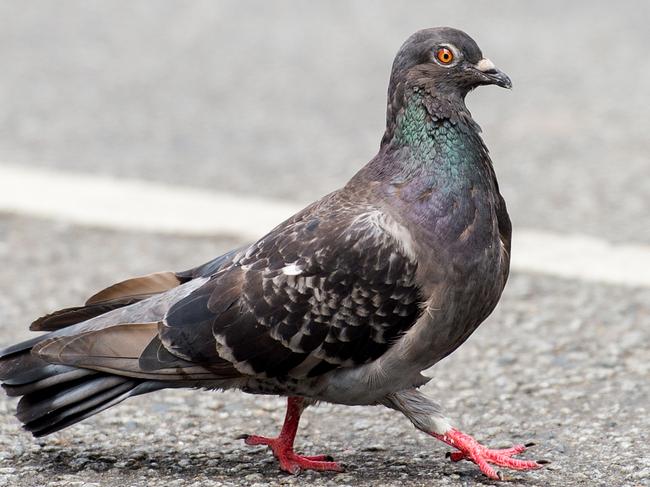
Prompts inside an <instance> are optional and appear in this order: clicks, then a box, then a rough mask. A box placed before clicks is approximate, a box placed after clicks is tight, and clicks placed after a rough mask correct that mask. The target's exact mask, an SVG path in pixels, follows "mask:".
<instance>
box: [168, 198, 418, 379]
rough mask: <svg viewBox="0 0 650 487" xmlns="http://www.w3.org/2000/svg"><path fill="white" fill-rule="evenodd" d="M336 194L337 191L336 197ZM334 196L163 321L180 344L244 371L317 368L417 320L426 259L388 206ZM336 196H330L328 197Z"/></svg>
mask: <svg viewBox="0 0 650 487" xmlns="http://www.w3.org/2000/svg"><path fill="white" fill-rule="evenodd" d="M330 200H331V198H330ZM330 200H327V199H326V200H324V201H321V203H320V204H318V205H313V206H312V207H310V208H308V209H306V210H305V211H303V212H301V213H300V214H298V215H296V216H295V217H294V218H292V219H291V220H288V221H287V222H285V223H283V224H282V225H280V226H279V227H277V228H276V229H275V230H274V231H272V232H271V233H269V234H268V235H267V236H265V237H264V238H262V239H260V240H259V241H258V242H257V243H255V244H253V245H251V246H250V247H249V248H248V249H246V250H244V251H242V252H241V253H240V254H239V255H237V256H236V257H235V258H234V259H233V261H232V264H231V265H230V266H227V267H226V268H222V269H221V270H219V271H218V272H216V273H215V274H214V275H213V276H212V277H211V278H210V280H209V281H208V282H206V283H205V284H204V285H203V286H202V287H201V288H199V289H197V290H196V291H194V292H193V293H192V294H190V295H189V296H187V297H186V298H185V299H183V300H181V301H179V302H178V303H176V304H175V305H174V306H173V307H172V308H171V309H170V310H169V312H168V313H167V316H166V317H165V319H164V320H163V322H162V323H161V325H160V339H161V341H162V343H163V344H164V345H165V347H166V348H167V349H168V350H169V351H171V352H172V353H173V354H175V355H177V356H179V357H182V358H183V359H186V360H191V361H193V362H197V361H198V362H203V363H206V364H208V365H209V363H210V362H211V361H217V362H218V361H220V360H222V359H226V360H228V361H229V362H231V363H232V364H233V365H234V367H235V368H236V369H237V370H239V371H240V372H241V373H242V374H245V375H252V376H257V377H277V378H282V377H293V378H304V377H315V376H318V375H321V374H323V373H326V372H328V371H330V370H333V369H335V368H337V367H352V366H356V365H361V364H365V363H368V362H370V361H372V360H375V359H377V358H378V357H379V356H381V355H382V354H383V353H384V352H386V350H387V349H388V348H389V347H390V346H391V345H392V344H393V343H394V342H395V340H396V339H397V338H398V337H400V336H401V334H403V333H404V332H405V331H406V330H408V329H409V328H410V327H411V326H413V324H414V323H415V321H416V319H417V317H418V315H419V313H420V304H421V301H422V299H421V296H420V291H419V288H418V286H417V284H416V282H415V272H416V268H417V263H416V262H414V261H412V260H411V259H409V258H408V257H407V256H406V255H405V253H404V252H402V251H401V250H400V243H399V242H397V241H396V240H395V239H394V238H393V237H392V236H391V235H390V234H388V233H387V232H385V231H384V230H383V229H382V228H381V227H380V226H378V225H377V224H376V221H375V220H376V218H373V217H376V216H377V215H378V210H373V209H364V210H359V209H358V207H357V209H356V210H355V209H352V207H351V205H350V206H346V205H341V204H335V203H333V202H332V201H330ZM328 203H329V204H328Z"/></svg>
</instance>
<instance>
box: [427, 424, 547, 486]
mask: <svg viewBox="0 0 650 487" xmlns="http://www.w3.org/2000/svg"><path fill="white" fill-rule="evenodd" d="M433 436H435V437H436V438H438V439H439V440H441V441H443V442H445V443H447V444H448V445H450V446H453V447H454V448H457V449H458V451H454V452H449V453H447V457H448V458H450V459H451V461H452V462H459V461H461V460H469V461H471V462H474V463H475V464H476V465H478V467H479V468H480V469H481V471H482V472H483V473H484V474H485V475H487V476H488V477H490V478H491V479H494V480H503V478H504V477H503V474H502V473H501V472H498V471H496V470H495V469H494V468H493V467H492V465H496V466H499V467H505V468H509V469H512V470H534V469H538V468H541V467H542V466H543V465H545V464H546V463H549V462H548V461H546V460H540V461H531V460H520V459H518V458H512V457H513V456H514V455H517V454H519V453H523V452H524V451H526V448H527V447H529V446H532V445H534V444H533V443H528V444H526V445H515V446H512V447H510V448H501V449H494V450H491V449H489V448H486V447H485V446H483V445H481V444H480V443H479V442H478V441H476V440H475V439H474V438H472V437H471V436H469V435H466V434H464V433H461V432H460V431H458V430H454V429H451V430H449V431H448V432H447V433H445V434H444V435H439V434H434V435H433Z"/></svg>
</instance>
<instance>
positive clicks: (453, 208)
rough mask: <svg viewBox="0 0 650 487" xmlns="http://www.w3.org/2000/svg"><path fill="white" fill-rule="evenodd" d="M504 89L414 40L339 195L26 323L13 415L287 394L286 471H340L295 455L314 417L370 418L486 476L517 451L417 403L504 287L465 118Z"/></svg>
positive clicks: (509, 463) (444, 46)
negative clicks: (395, 422) (148, 398)
mask: <svg viewBox="0 0 650 487" xmlns="http://www.w3.org/2000/svg"><path fill="white" fill-rule="evenodd" d="M481 85H496V86H500V87H503V88H510V87H511V81H510V78H509V77H508V76H507V75H506V74H505V73H504V72H502V71H500V70H498V69H497V68H496V67H495V65H494V64H493V63H492V62H491V61H490V60H489V59H487V58H485V57H483V55H482V53H481V50H480V49H479V47H478V45H477V44H476V42H475V41H474V40H472V38H470V37H469V36H468V35H467V34H466V33H464V32H462V31H460V30H456V29H453V28H449V27H438V28H431V29H425V30H421V31H418V32H416V33H415V34H413V35H412V36H411V37H409V38H408V39H407V40H406V42H405V43H404V44H403V45H402V47H401V48H400V50H399V51H398V53H397V56H396V58H395V60H394V63H393V67H392V72H391V75H390V81H389V87H388V107H387V116H386V130H385V133H384V135H383V137H382V139H381V143H380V148H379V152H378V153H377V155H376V156H375V157H374V158H373V159H372V160H371V161H370V162H368V163H367V164H366V165H365V166H364V167H363V168H362V169H360V170H359V172H358V173H357V174H356V175H354V176H353V177H352V179H351V180H350V181H349V182H348V183H347V184H346V185H345V186H344V187H343V188H341V189H339V190H337V191H334V192H333V193H330V194H328V195H326V196H324V197H323V198H321V199H320V200H318V201H316V202H315V203H313V204H311V205H309V206H307V207H306V208H305V209H303V210H302V211H300V212H299V213H297V214H295V215H294V216H292V217H291V218H289V219H288V220H286V221H284V222H282V223H280V224H279V225H278V226H277V227H275V228H274V229H273V230H271V231H270V232H269V233H268V234H266V235H264V236H262V237H261V238H260V239H259V240H257V241H256V242H254V243H252V244H249V245H245V246H243V247H240V248H236V249H234V250H232V251H230V252H228V253H226V254H223V255H221V256H219V257H217V258H215V259H214V260H212V261H210V262H208V263H205V264H203V265H200V266H198V267H195V268H192V269H190V270H188V271H183V272H158V273H154V274H150V275H147V276H142V277H136V278H133V279H129V280H126V281H123V282H120V283H117V284H114V285H112V286H110V287H108V288H106V289H104V290H102V291H100V292H98V293H96V294H94V295H93V296H91V297H90V298H89V299H88V300H87V301H86V302H85V304H84V305H82V306H77V307H72V308H67V309H62V310H59V311H56V312H54V313H51V314H49V315H47V316H44V317H42V318H40V319H38V320H36V321H35V322H34V323H32V325H31V328H30V329H31V330H34V331H41V332H45V333H42V334H40V335H38V336H36V337H34V338H32V339H31V340H27V341H25V342H22V343H18V344H15V345H13V346H10V347H8V348H5V349H4V350H2V351H0V380H2V382H3V384H2V385H3V387H4V390H5V391H6V392H7V394H8V395H9V396H22V397H21V399H20V401H19V402H18V405H17V414H16V416H17V417H18V419H19V420H20V421H21V422H22V423H23V427H24V428H25V429H26V430H27V431H29V432H31V433H32V434H33V435H34V436H37V437H40V436H43V435H48V434H50V433H53V432H55V431H59V430H61V429H62V428H66V427H68V426H70V425H73V424H75V423H77V422H79V421H82V420H84V419H86V418H88V417H90V416H92V415H94V414H97V413H99V412H100V411H103V410H105V409H108V408H110V407H112V406H114V405H116V404H118V403H119V402H121V401H123V400H125V399H127V398H129V397H133V396H137V395H140V394H145V393H149V392H153V391H158V390H161V389H167V388H181V387H182V388H196V389H208V390H225V389H239V390H241V391H243V392H247V393H251V394H270V395H279V396H283V397H286V398H287V410H286V417H285V421H284V424H283V426H282V430H281V432H280V434H279V435H278V436H277V437H264V436H257V435H246V436H245V437H243V439H244V440H245V442H246V444H248V445H266V446H268V447H269V448H270V450H271V451H272V453H273V455H274V456H275V457H276V458H277V460H278V462H279V467H280V468H281V469H282V470H284V471H286V472H289V473H294V474H295V473H298V472H300V471H302V470H319V471H340V470H342V467H341V465H340V464H339V463H337V462H335V461H334V460H333V459H332V458H331V457H330V456H328V455H317V456H304V455H300V454H298V453H296V452H295V451H294V439H295V436H296V432H297V429H298V423H299V420H300V416H301V414H302V412H303V411H304V410H305V408H307V407H308V406H310V405H313V404H315V403H318V402H328V403H334V404H342V405H383V406H385V407H387V408H390V409H392V410H395V411H398V412H400V413H402V414H403V415H404V416H406V417H407V418H408V419H409V420H410V421H411V422H412V424H413V425H414V426H415V427H416V428H417V429H419V430H421V431H423V432H424V433H426V434H428V435H430V436H432V437H434V438H437V439H438V440H441V441H442V442H444V443H446V444H447V445H449V446H450V447H452V448H453V452H451V453H450V455H449V456H450V457H451V460H452V461H460V460H468V461H471V462H474V463H475V464H476V465H477V466H478V468H480V470H481V471H482V472H483V473H484V474H485V475H487V476H488V477H490V478H492V479H502V478H503V475H502V473H501V472H499V471H497V470H496V469H497V468H499V467H504V468H510V469H515V470H531V469H536V468H540V467H541V466H542V463H543V461H529V460H522V459H519V458H515V455H517V454H519V453H521V452H523V451H524V450H525V449H526V446H528V445H526V446H525V445H516V446H513V447H511V448H507V449H498V450H495V449H489V448H487V447H486V446H484V445H482V444H480V443H479V442H478V441H477V440H475V439H474V438H473V437H471V436H469V435H467V434H465V433H463V432H461V431H460V430H458V429H457V428H456V427H454V426H453V425H452V423H451V420H450V419H448V418H447V417H446V416H445V414H444V413H443V411H442V408H441V407H440V406H439V405H438V404H437V403H436V402H434V401H433V400H432V399H430V398H428V397H427V396H426V395H425V394H424V393H423V392H421V391H420V390H419V388H420V387H421V386H423V385H424V384H426V383H427V382H428V381H429V380H430V379H429V378H427V377H426V376H425V375H423V373H422V372H423V371H424V370H426V369H428V368H430V367H431V366H433V365H434V364H435V363H436V362H438V361H440V360H441V359H443V358H444V357H446V356H447V355H449V354H450V353H452V352H453V351H454V350H455V349H456V348H457V347H458V346H460V345H461V344H462V343H463V342H464V341H465V340H466V339H467V338H468V337H469V336H470V335H471V334H472V332H474V330H476V328H477V327H478V326H479V325H480V324H481V322H483V321H484V320H485V319H486V318H487V316H488V315H489V314H490V313H491V312H492V310H493V309H494V307H495V306H496V304H497V302H498V301H499V298H500V296H501V293H502V291H503V289H504V286H505V284H506V280H507V278H508V273H509V262H510V239H511V224H510V220H509V217H508V213H507V210H506V205H505V202H504V200H503V198H502V196H501V194H500V193H499V186H498V184H497V179H496V176H495V172H494V169H493V165H492V162H491V160H490V157H489V155H488V149H487V148H486V146H485V144H484V143H483V141H482V139H481V136H480V128H479V126H478V125H477V124H476V122H475V121H474V120H473V119H472V116H471V114H470V112H469V111H468V109H467V107H466V105H465V97H466V95H467V94H468V93H469V92H470V91H471V90H472V89H474V88H476V87H478V86H481Z"/></svg>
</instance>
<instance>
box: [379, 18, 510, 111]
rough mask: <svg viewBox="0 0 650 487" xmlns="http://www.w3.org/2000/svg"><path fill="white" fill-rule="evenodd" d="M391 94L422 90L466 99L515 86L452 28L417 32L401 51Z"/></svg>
mask: <svg viewBox="0 0 650 487" xmlns="http://www.w3.org/2000/svg"><path fill="white" fill-rule="evenodd" d="M390 85H391V86H390V88H389V92H390V93H391V95H393V94H395V91H403V90H404V88H405V87H406V86H411V87H422V88H425V89H427V90H428V91H429V92H430V93H432V94H433V95H441V96H445V97H453V96H459V97H461V98H464V97H465V95H466V94H467V93H468V92H469V91H470V90H472V89H473V88H476V87H477V86H481V85H497V86H501V87H503V88H510V87H511V86H512V82H511V81H510V78H509V77H508V76H507V75H506V74H505V73H504V72H502V71H500V70H498V69H497V68H496V67H495V66H494V64H493V63H492V61H490V60H489V59H487V58H484V57H483V54H482V53H481V49H480V48H479V47H478V45H477V44H476V42H474V39H472V38H471V37H470V36H468V35H467V34H465V33H464V32H463V31H460V30H457V29H452V28H450V27H435V28H433V29H424V30H421V31H418V32H416V33H415V34H413V35H412V36H411V37H409V38H408V39H407V40H406V42H405V43H404V45H402V47H401V48H400V50H399V52H398V53H397V56H396V57H395V62H394V63H393V70H392V73H391V83H390Z"/></svg>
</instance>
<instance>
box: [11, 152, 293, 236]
mask: <svg viewBox="0 0 650 487" xmlns="http://www.w3.org/2000/svg"><path fill="white" fill-rule="evenodd" d="M299 209H300V208H298V207H297V206H296V205H294V204H289V203H283V202H279V201H270V200H266V199H260V198H254V197H248V196H247V197H241V196H235V195H231V194H226V193H217V192H208V191H201V190H197V189H193V188H192V189H190V188H181V187H177V186H170V185H165V184H160V183H151V182H146V181H139V180H126V179H114V178H110V177H104V176H92V175H87V174H77V173H69V172H62V171H52V170H47V169H37V168H26V167H24V168H21V167H17V166H8V165H0V211H5V212H11V213H19V214H26V215H32V216H37V217H42V218H51V219H56V220H61V221H66V222H70V223H75V224H81V225H88V226H93V227H103V228H114V229H121V230H136V231H151V232H161V233H174V234H184V235H214V234H226V235H233V236H237V237H242V238H245V239H256V238H259V237H261V236H262V235H263V234H264V233H265V232H267V231H269V230H271V229H272V228H273V227H275V226H276V225H277V224H278V223H280V222H282V221H283V220H285V219H286V218H288V217H290V216H291V215H293V214H294V213H295V212H296V211H297V210H299Z"/></svg>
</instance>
